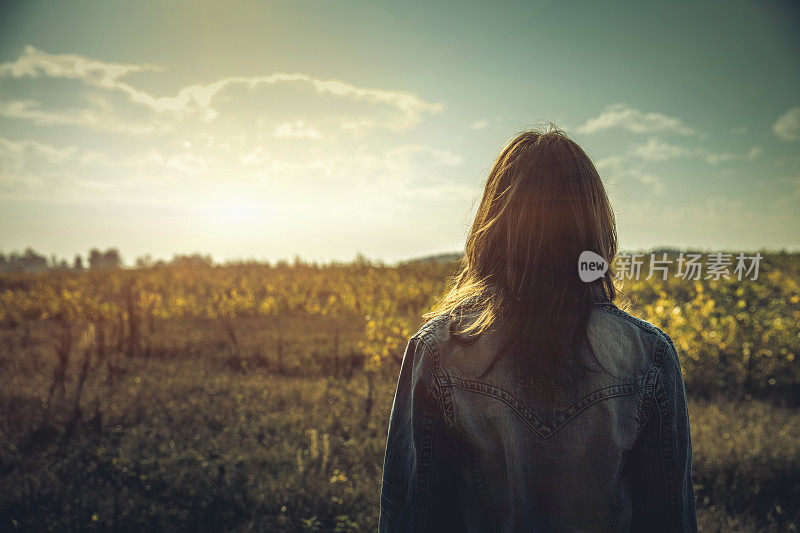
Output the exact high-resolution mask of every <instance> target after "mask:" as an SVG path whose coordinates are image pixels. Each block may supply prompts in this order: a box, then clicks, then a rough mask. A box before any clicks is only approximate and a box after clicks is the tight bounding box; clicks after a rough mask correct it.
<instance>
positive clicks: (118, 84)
mask: <svg viewBox="0 0 800 533" xmlns="http://www.w3.org/2000/svg"><path fill="white" fill-rule="evenodd" d="M159 69H160V67H158V66H156V65H152V64H149V63H141V64H132V63H107V62H103V61H100V60H97V59H91V58H88V57H85V56H81V55H77V54H48V53H46V52H42V51H40V50H37V49H36V48H34V47H32V46H28V47H26V48H25V52H24V54H23V55H22V56H20V57H19V58H18V59H17V60H16V61H13V62H8V63H3V64H0V76H4V77H8V76H11V77H15V78H20V77H24V76H29V77H38V76H40V75H45V76H49V77H53V78H69V79H80V80H82V81H84V83H86V84H88V85H91V86H93V87H97V88H100V89H107V90H117V91H121V92H123V93H124V94H126V95H127V96H128V98H129V99H130V100H131V101H132V102H134V103H137V104H141V105H144V106H146V107H149V108H150V109H152V110H153V111H155V112H157V113H173V114H175V115H177V116H178V117H182V116H183V115H186V114H195V115H197V116H200V117H201V118H202V119H204V120H207V121H210V120H213V119H215V118H216V117H217V116H218V112H217V110H216V109H214V107H213V106H212V102H213V100H214V98H215V97H216V96H217V95H218V94H219V93H220V92H222V91H224V90H225V89H227V88H228V87H231V86H236V85H240V86H245V87H248V88H250V89H254V88H255V87H257V86H259V85H274V84H278V83H289V82H291V83H304V84H307V85H310V86H311V87H312V88H313V89H314V90H315V91H316V93H318V94H323V95H331V96H334V97H339V98H347V99H350V100H355V101H363V102H368V103H371V104H382V105H388V106H390V107H392V108H394V109H395V110H396V111H398V112H399V118H398V119H397V120H396V121H394V122H392V123H390V124H386V126H387V127H389V128H393V129H405V128H409V127H412V126H415V125H416V124H417V123H419V122H420V121H421V120H422V116H423V115H424V114H425V113H437V112H439V111H441V110H442V109H443V105H442V104H440V103H430V102H426V101H424V100H423V99H421V98H420V97H419V96H417V95H415V94H413V93H410V92H405V91H396V90H386V89H376V88H369V87H359V86H356V85H353V84H351V83H348V82H346V81H342V80H336V79H329V80H323V79H318V78H314V77H312V76H309V75H307V74H301V73H281V72H279V73H274V74H269V75H265V76H230V77H226V78H222V79H219V80H217V81H214V82H211V83H208V84H196V85H190V86H187V87H183V88H182V89H180V90H179V91H178V93H177V94H176V95H175V96H161V97H158V96H154V95H152V94H150V93H148V92H146V91H144V90H142V89H138V88H136V87H134V86H133V85H130V84H129V83H127V82H125V81H123V80H122V78H124V77H126V76H128V75H129V74H131V73H135V72H142V71H153V70H159Z"/></svg>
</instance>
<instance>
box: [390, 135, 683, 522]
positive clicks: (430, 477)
mask: <svg viewBox="0 0 800 533" xmlns="http://www.w3.org/2000/svg"><path fill="white" fill-rule="evenodd" d="M583 251H591V252H594V253H595V254H598V255H600V256H601V257H602V258H603V259H604V260H605V261H606V262H607V263H608V264H611V262H612V260H613V259H614V257H615V255H616V252H617V238H616V227H615V222H614V216H613V213H612V211H611V208H610V205H609V201H608V197H607V196H606V192H605V189H604V187H603V184H602V181H601V180H600V176H599V175H598V173H597V170H596V169H595V167H594V165H593V164H592V162H591V161H590V159H589V157H588V156H587V155H586V154H585V153H584V152H583V150H581V148H580V147H579V146H578V145H577V144H575V142H573V141H572V140H570V139H569V138H568V137H567V136H566V135H565V134H564V133H562V132H560V131H558V130H557V129H554V128H552V127H551V128H550V129H549V130H548V131H546V132H539V131H526V132H524V133H522V134H520V135H518V136H517V137H516V138H514V139H513V140H512V141H511V142H510V143H508V145H507V146H506V147H505V148H504V149H503V150H502V152H501V153H500V155H499V156H498V158H497V161H496V162H495V164H494V166H493V167H492V170H491V172H490V173H489V176H488V179H487V181H486V186H485V190H484V193H483V200H482V201H481V204H480V207H479V209H478V213H477V215H476V217H475V222H474V224H473V226H472V229H471V231H470V234H469V237H468V239H467V243H466V250H465V254H464V257H463V260H462V263H461V265H462V266H461V268H460V273H459V274H458V275H457V276H455V277H454V278H453V279H452V280H451V282H452V283H451V289H450V291H449V293H447V294H446V295H445V296H444V298H443V299H442V300H441V301H440V302H438V304H437V305H436V306H435V307H434V309H432V310H431V311H430V312H429V313H427V314H425V315H424V317H425V318H427V319H430V320H429V321H428V322H427V323H426V324H425V325H424V326H422V328H421V329H420V330H419V331H418V332H417V333H416V334H415V335H413V336H412V337H411V339H410V340H409V342H408V345H407V347H406V351H405V354H404V356H403V363H402V367H401V370H400V377H399V380H398V383H397V392H396V394H395V397H394V403H393V405H392V412H391V416H390V421H389V431H388V441H387V445H386V456H385V462H384V468H383V482H382V487H381V509H380V523H379V529H380V530H381V531H462V530H467V531H627V530H638V531H687V530H688V531H694V530H696V529H697V526H696V516H695V502H694V492H693V488H692V478H691V465H692V450H691V439H690V436H689V418H688V412H687V407H686V395H685V391H684V385H683V378H682V376H681V366H680V363H679V361H678V356H677V354H676V351H675V347H674V345H673V343H672V341H671V340H670V338H669V337H668V336H667V335H666V334H665V333H664V332H663V331H661V330H660V329H658V328H657V327H655V326H653V325H652V324H649V323H648V322H645V321H643V320H640V319H638V318H635V317H633V316H631V315H629V314H627V313H625V312H623V311H621V310H620V309H619V308H617V307H616V306H615V305H614V303H613V301H614V299H615V296H616V295H615V289H614V284H613V276H612V273H611V271H610V269H609V270H608V271H606V272H605V274H604V275H602V277H600V278H599V279H596V280H594V281H592V282H589V283H585V282H583V281H581V279H580V277H579V275H578V257H579V256H580V254H581V252H583Z"/></svg>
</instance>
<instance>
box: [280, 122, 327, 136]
mask: <svg viewBox="0 0 800 533" xmlns="http://www.w3.org/2000/svg"><path fill="white" fill-rule="evenodd" d="M272 136H273V137H291V138H305V139H319V138H320V137H322V134H321V133H320V132H319V131H318V130H317V129H316V128H315V127H314V126H310V125H308V124H306V123H305V121H304V120H295V121H294V122H284V123H283V124H279V125H278V126H276V127H275V129H274V130H273V132H272Z"/></svg>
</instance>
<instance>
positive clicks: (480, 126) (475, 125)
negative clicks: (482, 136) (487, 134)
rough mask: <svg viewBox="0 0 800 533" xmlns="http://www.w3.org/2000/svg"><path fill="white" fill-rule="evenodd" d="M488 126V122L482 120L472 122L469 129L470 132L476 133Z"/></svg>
mask: <svg viewBox="0 0 800 533" xmlns="http://www.w3.org/2000/svg"><path fill="white" fill-rule="evenodd" d="M488 125H489V121H488V120H487V119H483V120H478V121H477V122H473V123H472V124H470V125H469V128H470V129H471V130H476V131H477V130H482V129H484V128H485V127H486V126H488Z"/></svg>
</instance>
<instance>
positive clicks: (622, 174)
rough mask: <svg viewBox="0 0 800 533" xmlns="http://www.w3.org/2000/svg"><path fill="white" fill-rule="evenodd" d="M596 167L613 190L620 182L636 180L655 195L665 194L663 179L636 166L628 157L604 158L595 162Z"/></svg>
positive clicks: (613, 156)
mask: <svg viewBox="0 0 800 533" xmlns="http://www.w3.org/2000/svg"><path fill="white" fill-rule="evenodd" d="M595 167H596V168H597V171H598V172H599V173H600V176H601V177H603V178H604V180H606V181H607V182H608V183H609V185H610V186H611V187H612V188H616V187H617V186H618V182H623V181H630V180H634V181H638V182H639V183H641V184H643V185H647V186H648V187H649V188H650V191H651V193H652V194H654V195H659V194H661V193H663V192H664V183H663V181H662V180H661V178H659V177H658V176H656V175H655V174H653V173H651V172H647V171H645V170H643V169H641V168H639V167H637V166H635V165H634V164H632V161H631V160H630V158H628V157H623V156H620V155H612V156H608V157H604V158H603V159H598V160H597V161H596V162H595Z"/></svg>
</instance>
